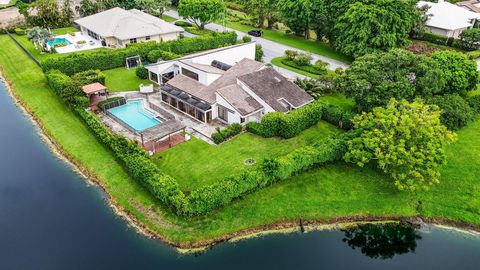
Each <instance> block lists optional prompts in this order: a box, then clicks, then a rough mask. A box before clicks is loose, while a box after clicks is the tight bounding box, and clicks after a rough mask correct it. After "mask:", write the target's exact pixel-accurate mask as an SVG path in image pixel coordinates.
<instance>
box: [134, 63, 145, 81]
mask: <svg viewBox="0 0 480 270" xmlns="http://www.w3.org/2000/svg"><path fill="white" fill-rule="evenodd" d="M135 75H137V77H138V78H140V79H142V80H146V79H147V78H148V70H147V68H146V67H144V66H138V67H136V68H135Z"/></svg>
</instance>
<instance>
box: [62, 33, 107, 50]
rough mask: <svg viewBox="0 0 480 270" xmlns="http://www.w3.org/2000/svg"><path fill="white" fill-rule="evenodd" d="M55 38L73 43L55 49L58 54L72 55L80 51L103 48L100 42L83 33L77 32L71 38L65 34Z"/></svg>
mask: <svg viewBox="0 0 480 270" xmlns="http://www.w3.org/2000/svg"><path fill="white" fill-rule="evenodd" d="M55 38H64V39H67V40H68V41H70V42H71V43H72V44H70V45H67V46H64V47H57V48H55V50H56V51H57V53H70V52H79V51H86V50H93V49H98V48H103V46H102V44H101V43H100V41H98V40H96V39H94V38H92V37H90V36H86V35H83V34H82V32H75V36H71V35H70V34H65V35H58V36H55ZM78 41H85V42H86V43H85V44H77V42H78Z"/></svg>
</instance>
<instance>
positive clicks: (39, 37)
mask: <svg viewBox="0 0 480 270" xmlns="http://www.w3.org/2000/svg"><path fill="white" fill-rule="evenodd" d="M52 35H53V34H52V32H50V30H48V29H45V28H41V27H38V26H36V27H33V28H31V29H28V30H27V37H28V39H30V40H32V42H33V44H35V48H36V49H38V47H37V45H38V46H40V48H41V49H42V51H45V50H46V49H47V46H46V45H47V42H48V40H49V39H50V38H51V37H52Z"/></svg>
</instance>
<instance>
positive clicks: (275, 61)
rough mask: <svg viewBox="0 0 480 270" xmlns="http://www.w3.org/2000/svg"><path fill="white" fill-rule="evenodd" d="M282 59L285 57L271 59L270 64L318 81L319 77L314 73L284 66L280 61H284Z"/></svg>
mask: <svg viewBox="0 0 480 270" xmlns="http://www.w3.org/2000/svg"><path fill="white" fill-rule="evenodd" d="M284 59H285V57H276V58H273V59H272V64H273V65H275V66H277V67H281V68H284V69H287V70H290V71H293V72H296V73H298V74H302V75H304V76H307V77H310V78H314V79H318V77H319V76H320V75H318V74H314V73H311V72H308V71H306V70H302V69H298V68H295V67H292V66H289V65H285V64H284V63H282V60H284Z"/></svg>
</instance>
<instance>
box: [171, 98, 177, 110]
mask: <svg viewBox="0 0 480 270" xmlns="http://www.w3.org/2000/svg"><path fill="white" fill-rule="evenodd" d="M170 105H172V107H175V108H176V107H177V100H176V99H174V98H170Z"/></svg>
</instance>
